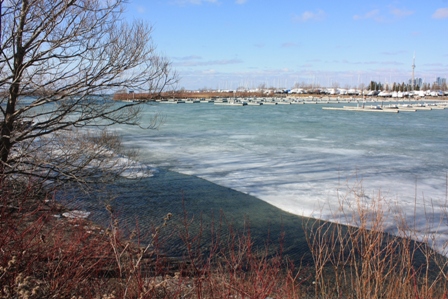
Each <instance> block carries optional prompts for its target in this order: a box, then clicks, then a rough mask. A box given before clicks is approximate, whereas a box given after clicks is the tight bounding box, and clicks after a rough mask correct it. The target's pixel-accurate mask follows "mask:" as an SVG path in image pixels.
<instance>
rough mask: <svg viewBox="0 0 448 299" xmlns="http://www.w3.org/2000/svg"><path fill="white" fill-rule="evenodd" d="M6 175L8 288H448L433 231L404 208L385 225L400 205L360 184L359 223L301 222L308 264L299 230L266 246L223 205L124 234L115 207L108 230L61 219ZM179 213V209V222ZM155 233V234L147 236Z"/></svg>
mask: <svg viewBox="0 0 448 299" xmlns="http://www.w3.org/2000/svg"><path fill="white" fill-rule="evenodd" d="M1 184H2V186H1V187H2V188H1V190H2V191H1V195H0V217H1V218H0V220H1V222H0V225H1V231H2V234H1V235H0V285H1V289H0V297H2V298H44V297H45V298H197V299H199V298H263V299H266V298H297V299H301V298H430V299H431V298H447V297H448V277H447V275H446V273H448V263H447V259H446V257H444V256H443V255H440V254H438V253H437V252H436V251H434V250H433V249H432V248H431V246H430V245H431V244H429V243H428V242H429V241H428V240H431V238H430V236H429V235H428V238H427V240H426V241H427V242H417V241H414V240H413V238H415V237H416V236H415V235H413V234H416V232H414V233H413V232H412V229H410V228H412V225H411V224H409V225H407V224H406V223H405V222H406V217H404V216H402V219H401V222H400V221H399V222H400V225H399V226H398V230H397V232H396V233H395V234H393V235H392V234H388V233H384V230H385V228H386V227H385V226H386V219H387V211H389V209H390V208H391V207H390V203H388V202H386V201H385V200H384V199H383V198H382V197H381V196H380V195H378V196H377V197H376V198H373V199H369V201H368V204H367V202H366V200H365V199H366V198H365V197H364V196H363V195H362V194H363V193H362V192H354V193H353V194H355V195H354V196H352V197H350V198H349V197H348V196H347V197H344V198H341V199H340V209H339V211H338V216H341V215H342V218H341V217H340V219H341V223H342V222H347V223H351V224H352V225H343V224H339V223H329V222H326V221H322V220H315V219H309V220H308V221H307V222H306V223H304V224H303V228H298V229H304V230H305V231H306V236H307V243H308V246H309V249H310V251H311V253H312V257H313V264H311V265H305V264H300V263H299V264H298V263H295V262H293V261H290V260H288V258H287V257H286V256H284V255H283V238H287V237H291V236H284V235H282V236H279V238H278V239H274V238H272V239H269V240H267V241H266V242H265V244H264V245H263V246H256V245H255V244H257V242H255V241H254V240H253V238H252V236H251V230H250V226H249V225H247V226H246V227H245V229H244V230H243V231H242V232H236V231H235V230H234V229H233V228H232V226H231V225H230V224H229V222H228V221H227V220H226V218H225V215H222V214H221V215H220V217H219V218H218V219H217V220H216V221H214V222H213V223H211V224H210V225H207V226H205V225H201V220H200V219H198V218H192V217H190V218H189V216H188V215H187V213H184V215H170V214H169V215H167V216H166V217H165V218H164V219H160V224H159V225H157V226H154V227H153V228H152V229H151V230H150V231H145V232H143V231H140V230H139V229H138V222H136V225H135V228H133V229H132V230H131V232H130V233H125V229H124V228H122V227H120V225H119V221H118V218H117V217H118V216H117V214H116V213H115V212H114V211H113V209H112V208H111V207H108V208H107V209H108V211H109V213H110V219H111V221H110V225H109V227H108V228H107V229H106V228H105V229H103V228H100V227H97V226H95V225H93V224H92V223H90V222H88V221H85V220H82V219H73V220H69V219H64V218H56V217H54V215H60V214H61V213H62V211H64V208H63V207H61V206H59V205H57V204H56V203H55V202H54V201H53V200H52V199H51V198H50V197H48V196H46V197H42V195H41V194H35V193H34V192H33V190H36V188H34V186H33V184H32V183H28V184H25V185H23V186H22V187H21V188H17V187H14V188H13V187H12V186H9V185H8V183H7V182H5V181H2V182H1ZM37 189H38V188H37ZM348 207H351V208H348ZM430 211H431V209H428V213H430ZM398 215H400V214H399V213H398ZM172 217H180V218H181V219H180V221H177V223H180V227H174V224H173V222H172V221H171V220H170V219H171V218H172ZM445 217H446V215H445ZM342 219H343V220H344V221H342ZM443 219H446V218H442V220H443ZM399 220H400V219H399ZM195 222H200V225H195V226H194V227H195V228H194V229H193V226H192V224H193V223H195ZM247 222H248V221H247ZM195 224H196V223H195ZM197 227H199V229H197ZM162 232H163V233H166V232H168V235H170V233H172V235H173V236H174V234H178V235H177V236H176V237H179V238H180V239H181V240H182V243H183V253H184V254H183V256H182V257H181V258H176V259H175V260H173V259H171V258H169V257H168V256H166V254H165V253H164V251H163V248H164V246H163V245H164V244H163V242H165V241H164V239H163V238H160V236H161V233H162ZM147 234H150V237H151V238H150V240H151V241H150V242H149V243H146V244H143V243H141V242H140V240H142V239H145V240H147V239H148V238H147ZM204 238H207V239H209V240H208V242H206V243H205V242H204ZM204 244H208V245H206V246H204Z"/></svg>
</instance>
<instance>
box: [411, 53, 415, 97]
mask: <svg viewBox="0 0 448 299" xmlns="http://www.w3.org/2000/svg"><path fill="white" fill-rule="evenodd" d="M414 73H415V52H414V57H413V59H412V81H411V85H412V87H411V90H412V91H414V87H415V77H414Z"/></svg>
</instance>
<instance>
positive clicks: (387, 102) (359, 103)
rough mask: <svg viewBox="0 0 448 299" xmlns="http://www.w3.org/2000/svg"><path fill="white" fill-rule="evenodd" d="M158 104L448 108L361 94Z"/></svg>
mask: <svg viewBox="0 0 448 299" xmlns="http://www.w3.org/2000/svg"><path fill="white" fill-rule="evenodd" d="M157 102H158V103H167V104H182V103H190V104H196V103H205V104H214V105H217V106H262V105H264V106H275V105H305V104H306V105H325V104H330V105H332V106H324V107H322V110H333V111H354V112H380V113H381V112H384V113H399V112H417V111H431V110H443V109H447V108H448V101H444V100H440V99H433V98H420V99H400V100H397V98H389V99H385V98H368V99H366V98H358V97H345V98H343V97H341V98H339V97H286V98H285V97H277V98H276V97H267V98H215V99H200V100H198V99H195V100H193V99H179V100H174V99H171V100H158V101H157ZM340 104H351V106H342V107H341V106H340Z"/></svg>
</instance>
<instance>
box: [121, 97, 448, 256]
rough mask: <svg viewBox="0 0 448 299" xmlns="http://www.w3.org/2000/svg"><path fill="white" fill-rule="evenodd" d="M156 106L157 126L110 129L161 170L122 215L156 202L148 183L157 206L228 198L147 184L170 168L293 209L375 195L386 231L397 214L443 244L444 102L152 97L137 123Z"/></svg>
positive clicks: (335, 206)
mask: <svg viewBox="0 0 448 299" xmlns="http://www.w3.org/2000/svg"><path fill="white" fill-rule="evenodd" d="M345 105H346V104H345ZM326 106H328V105H326ZM333 106H337V105H333ZM340 106H342V105H340ZM155 115H157V116H158V117H161V118H162V119H163V123H161V124H160V126H159V127H158V129H157V130H142V129H138V128H128V127H117V128H116V129H117V130H118V131H119V132H120V133H121V134H122V136H123V140H124V144H125V146H127V147H129V148H132V149H138V150H139V153H140V159H141V162H143V163H146V164H149V165H151V166H152V167H154V168H155V169H159V172H158V173H157V172H156V173H155V176H154V177H153V178H146V179H144V180H143V181H144V182H145V183H143V185H140V186H139V188H140V189H142V188H143V189H145V188H146V187H145V186H150V185H151V186H152V187H151V190H152V191H149V189H148V191H147V192H146V191H142V192H143V193H138V194H133V193H132V188H131V190H130V191H129V192H130V193H129V194H131V195H129V196H130V197H131V198H132V200H131V201H130V202H129V201H128V202H126V204H123V205H122V207H128V208H129V209H134V210H133V212H130V213H129V215H133V214H132V213H135V215H139V216H140V217H142V214H143V215H144V214H145V213H147V212H145V211H147V210H151V208H152V207H154V202H153V201H148V200H146V199H144V197H145V196H144V195H142V194H147V196H149V197H151V196H154V192H156V193H157V192H161V194H159V195H157V196H161V197H157V198H159V199H158V204H159V205H160V206H161V207H163V206H165V207H170V208H167V209H165V210H163V211H162V210H161V211H160V214H163V213H164V212H173V210H174V211H175V212H176V213H179V211H180V210H179V209H178V208H179V205H180V203H181V202H182V201H180V202H179V201H176V204H175V206H176V208H173V206H172V205H171V204H172V200H173V199H172V198H173V197H176V198H177V199H181V198H182V196H186V197H188V196H190V195H189V194H194V197H196V198H197V199H198V200H199V198H201V199H200V200H199V204H198V203H196V204H195V206H196V207H197V208H198V210H197V211H200V210H201V208H205V209H208V208H210V206H209V205H211V206H213V209H214V210H215V211H217V210H219V205H223V207H224V206H225V204H224V203H223V201H221V203H220V204H217V205H215V204H216V202H214V203H213V204H210V203H207V201H205V202H204V201H202V200H203V198H207V197H212V198H214V197H216V196H215V195H216V194H220V195H219V196H217V197H216V198H218V197H219V198H221V197H220V196H221V195H222V194H221V193H219V192H218V191H217V189H214V187H211V186H213V184H209V185H206V187H204V186H205V185H204V186H203V187H198V186H199V185H197V186H196V185H194V183H192V182H188V180H187V181H183V183H182V184H184V183H185V182H188V183H186V185H187V186H183V185H182V184H181V185H182V186H183V187H182V186H181V185H179V186H177V187H176V185H175V184H174V183H173V184H171V185H168V186H167V187H163V188H162V187H159V188H154V182H156V180H157V179H161V177H165V176H166V175H167V174H170V173H171V171H173V172H175V173H181V174H186V175H191V176H193V178H195V179H196V178H201V179H205V180H206V181H204V182H206V183H208V182H211V183H214V184H217V185H218V187H220V186H221V187H226V188H230V189H231V190H232V192H233V190H235V191H239V192H240V194H241V196H243V197H242V198H245V199H248V198H250V199H251V200H252V199H254V198H255V199H257V201H258V202H265V203H268V204H270V205H272V206H274V207H277V208H278V209H280V210H282V211H285V212H288V213H291V214H292V215H301V216H306V217H315V218H321V219H326V220H331V221H340V222H347V221H346V220H347V218H351V217H350V213H351V212H352V210H351V209H352V208H353V207H354V206H356V202H357V201H362V203H363V204H365V207H367V208H369V203H370V202H378V200H380V201H382V203H383V204H384V206H385V208H384V209H385V211H386V216H387V217H386V218H387V219H386V221H385V225H384V226H385V227H384V229H385V230H386V231H389V232H392V233H398V232H399V228H398V226H397V223H398V222H397V218H401V219H403V218H404V219H405V220H406V221H408V222H409V223H410V224H412V225H410V228H409V229H412V230H413V231H415V232H416V233H415V235H417V236H418V237H417V238H420V239H423V238H424V237H425V236H427V231H428V228H430V231H431V233H432V234H434V235H435V236H436V238H435V239H437V240H438V243H437V244H435V246H436V247H438V248H439V249H440V250H441V251H443V248H444V246H446V244H448V243H447V241H448V237H447V236H448V218H447V216H446V207H447V172H448V167H447V166H448V159H447V158H448V150H447V149H448V133H447V129H448V109H447V110H432V111H418V112H415V113H409V112H408V113H404V112H402V113H360V112H353V111H330V110H322V106H321V105H312V104H305V105H276V106H244V107H242V106H236V107H233V106H230V107H229V106H218V105H213V104H203V103H201V104H199V103H198V104H177V105H173V104H158V103H153V104H149V105H146V106H145V108H144V113H143V115H142V121H143V126H145V125H149V124H150V120H151V119H152V118H153V117H154V116H155ZM167 181H169V180H167V179H166V178H165V182H167ZM207 181H208V182H207ZM151 182H152V183H151ZM173 182H178V181H176V180H174V181H173ZM195 182H196V183H197V182H198V181H195ZM130 184H132V183H130ZM168 184H170V183H168ZM189 184H192V185H191V186H188V185H189ZM201 184H202V183H201ZM204 184H205V183H204ZM170 186H171V187H170ZM218 187H216V188H218ZM176 188H177V189H176ZM201 188H202V189H201ZM172 189H175V190H176V191H175V194H172V193H171V197H169V198H171V199H169V198H168V197H165V198H164V197H163V196H164V195H163V194H165V195H167V194H169V193H170V192H173V190H172ZM230 189H229V190H230ZM157 190H159V191H157ZM161 190H163V191H161ZM198 190H202V191H198ZM145 192H146V193H145ZM164 192H165V193H164ZM215 192H218V193H215ZM181 194H182V195H181ZM213 194H215V195H213ZM244 196H247V197H244ZM260 200H261V201H260ZM224 201H225V200H224ZM240 201H244V200H242V199H240ZM237 202H238V201H237ZM190 204H191V205H193V203H190ZM229 205H230V206H228V207H226V209H228V210H227V211H228V213H235V212H236V211H238V208H239V207H238V203H237V204H235V202H233V201H232V202H230V203H229ZM187 206H189V205H187ZM256 206H257V205H256V204H255V202H252V204H251V205H249V206H246V208H245V209H243V210H242V211H243V214H244V213H246V214H250V212H251V211H256V210H257V208H256ZM341 206H344V209H343V210H342V209H341ZM282 213H283V212H282ZM288 213H287V215H290V214H288ZM160 214H158V215H160ZM430 214H431V215H430ZM254 215H258V213H255V212H254ZM285 215H286V214H285ZM240 216H241V215H240ZM254 217H258V216H254ZM260 217H261V216H260ZM263 217H266V216H263ZM275 217H279V216H275ZM282 217H283V216H282ZM128 218H129V217H128ZM263 219H266V218H263ZM268 219H270V218H268ZM416 219H417V220H416ZM263 221H265V220H263ZM263 221H261V223H263ZM265 222H266V221H265Z"/></svg>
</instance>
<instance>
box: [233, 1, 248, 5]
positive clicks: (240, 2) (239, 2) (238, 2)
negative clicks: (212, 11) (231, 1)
mask: <svg viewBox="0 0 448 299" xmlns="http://www.w3.org/2000/svg"><path fill="white" fill-rule="evenodd" d="M246 2H247V0H236V1H235V3H236V4H240V5H241V4H244V3H246Z"/></svg>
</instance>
